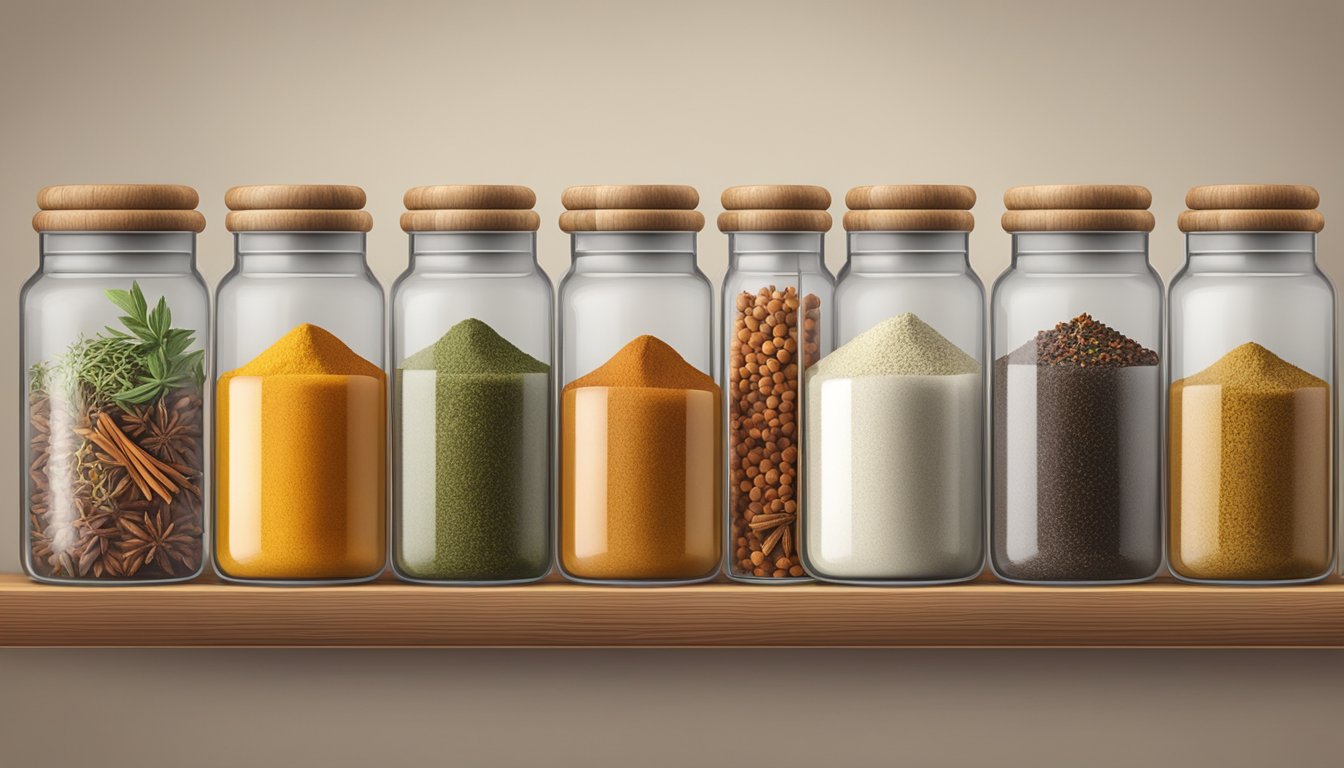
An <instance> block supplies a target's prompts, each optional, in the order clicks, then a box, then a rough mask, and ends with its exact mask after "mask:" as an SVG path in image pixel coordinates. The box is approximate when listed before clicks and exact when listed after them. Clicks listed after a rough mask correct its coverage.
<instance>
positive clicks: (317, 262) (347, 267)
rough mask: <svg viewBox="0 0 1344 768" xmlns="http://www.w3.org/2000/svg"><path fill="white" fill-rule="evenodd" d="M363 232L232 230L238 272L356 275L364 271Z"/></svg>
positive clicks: (365, 265) (364, 238) (365, 236)
mask: <svg viewBox="0 0 1344 768" xmlns="http://www.w3.org/2000/svg"><path fill="white" fill-rule="evenodd" d="M366 240H367V235H366V234H365V233H363V232H236V233H234V236H233V241H234V253H235V254H236V255H237V259H238V271H239V272H240V273H241V274H251V275H262V274H306V275H311V274H324V275H357V274H364V273H365V272H367V271H368V265H367V264H366V263H365V258H364V249H365V243H366Z"/></svg>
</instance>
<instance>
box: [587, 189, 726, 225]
mask: <svg viewBox="0 0 1344 768" xmlns="http://www.w3.org/2000/svg"><path fill="white" fill-rule="evenodd" d="M560 202H561V203H563V204H564V206H565V209H566V210H565V212H564V213H562V214H560V229H561V230H563V231H565V232H699V231H700V230H702V229H704V227H705V217H704V215H703V214H701V213H700V212H699V211H697V210H695V207H696V206H697V205H699V204H700V193H698V192H696V191H695V188H694V187H688V186H684V185H680V184H632V185H610V186H601V185H598V186H580V187H569V188H568V189H566V190H565V191H564V193H563V194H562V195H561V196H560Z"/></svg>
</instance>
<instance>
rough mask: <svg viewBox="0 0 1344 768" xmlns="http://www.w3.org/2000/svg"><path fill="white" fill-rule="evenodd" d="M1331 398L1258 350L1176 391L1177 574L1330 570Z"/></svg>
mask: <svg viewBox="0 0 1344 768" xmlns="http://www.w3.org/2000/svg"><path fill="white" fill-rule="evenodd" d="M1330 424H1331V419H1330V389H1329V385H1328V384H1327V383H1326V382H1325V381H1324V380H1323V379H1319V378H1317V377H1315V376H1313V375H1311V374H1310V373H1307V372H1306V371H1304V370H1302V369H1301V368H1298V367H1296V366H1294V365H1293V364H1291V363H1289V362H1287V361H1285V360H1283V359H1282V358H1280V357H1279V356H1277V355H1275V354H1274V353H1273V352H1271V351H1269V350H1268V349H1265V348H1264V347H1262V346H1260V345H1259V344H1255V343H1247V344H1242V345H1241V346H1239V347H1237V348H1235V349H1233V350H1232V351H1231V352H1228V353H1227V354H1226V355H1224V356H1223V357H1222V358H1221V359H1219V360H1218V361H1217V362H1215V363H1214V364H1213V365H1211V366H1209V367H1208V368H1206V369H1205V370H1203V371H1200V372H1199V373H1196V374H1195V375H1193V376H1188V377H1186V378H1184V379H1181V380H1180V381H1177V382H1175V383H1173V384H1172V385H1171V451H1170V456H1171V497H1170V499H1171V567H1172V569H1173V570H1175V571H1176V572H1177V573H1179V574H1181V575H1182V576H1186V577H1189V578H1194V579H1228V580H1293V579H1311V578H1316V577H1319V576H1321V575H1323V574H1325V573H1326V571H1327V569H1328V568H1329V567H1330V560H1329V558H1330V517H1331V509H1330V462H1331V457H1330V443H1331V433H1330Z"/></svg>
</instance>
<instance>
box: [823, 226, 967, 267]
mask: <svg viewBox="0 0 1344 768" xmlns="http://www.w3.org/2000/svg"><path fill="white" fill-rule="evenodd" d="M848 240H849V259H848V261H847V266H848V267H849V272H850V274H886V273H922V274H927V273H957V272H969V271H970V269H971V262H970V257H969V243H970V233H968V232H850V233H849V236H848Z"/></svg>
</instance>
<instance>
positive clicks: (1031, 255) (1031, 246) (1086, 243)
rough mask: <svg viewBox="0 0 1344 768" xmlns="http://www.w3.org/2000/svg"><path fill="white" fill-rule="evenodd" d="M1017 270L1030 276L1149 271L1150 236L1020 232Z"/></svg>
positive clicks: (1015, 249)
mask: <svg viewBox="0 0 1344 768" xmlns="http://www.w3.org/2000/svg"><path fill="white" fill-rule="evenodd" d="M1013 269H1016V270H1017V271H1019V272H1026V273H1072V274H1103V273H1109V274H1125V273H1133V274H1137V273H1141V272H1147V271H1149V269H1150V267H1149V266H1148V233H1147V232H1018V233H1016V234H1014V235H1013Z"/></svg>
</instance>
